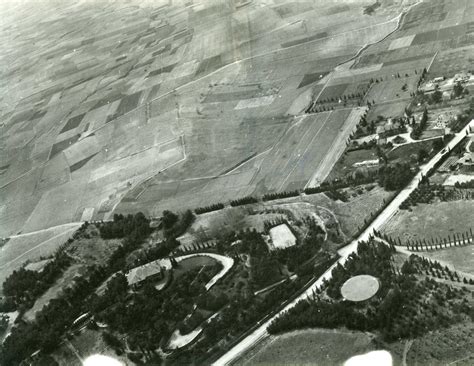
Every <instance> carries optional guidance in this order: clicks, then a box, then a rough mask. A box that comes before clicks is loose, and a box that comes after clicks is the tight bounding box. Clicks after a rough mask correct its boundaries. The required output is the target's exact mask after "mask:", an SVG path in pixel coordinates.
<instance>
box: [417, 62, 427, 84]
mask: <svg viewBox="0 0 474 366" xmlns="http://www.w3.org/2000/svg"><path fill="white" fill-rule="evenodd" d="M427 73H428V70H426V67H425V68H423V71H422V72H421V74H420V78H419V79H418V83H417V88H419V87H420V85H421V83H422V82H423V80H425V77H426V74H427Z"/></svg>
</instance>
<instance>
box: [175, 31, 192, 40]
mask: <svg viewBox="0 0 474 366" xmlns="http://www.w3.org/2000/svg"><path fill="white" fill-rule="evenodd" d="M192 35H193V32H192V30H189V29H184V30H182V31H180V32H178V33H176V34H175V35H174V36H173V41H177V40H178V39H181V38H186V37H188V36H192Z"/></svg>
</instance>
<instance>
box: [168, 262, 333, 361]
mask: <svg viewBox="0 0 474 366" xmlns="http://www.w3.org/2000/svg"><path fill="white" fill-rule="evenodd" d="M333 260H334V259H333V258H331V260H330V261H324V262H322V263H321V264H320V265H318V266H317V267H314V268H313V272H312V273H311V274H308V275H305V276H301V277H298V278H296V279H295V280H292V281H290V280H288V281H285V282H283V283H282V284H281V285H279V286H277V287H275V288H274V289H272V290H270V291H268V292H266V293H264V294H261V295H257V296H255V295H254V294H253V293H252V292H243V293H240V294H237V295H235V296H233V297H232V298H230V299H229V303H228V304H227V305H226V306H225V307H223V308H222V309H221V310H220V312H219V316H217V317H215V318H213V319H212V321H211V322H210V324H209V325H207V326H206V327H205V328H204V332H203V333H204V336H203V337H202V338H201V339H200V340H199V342H198V343H196V344H194V345H193V347H192V348H187V349H183V350H181V351H180V352H174V353H173V354H172V355H171V357H170V359H169V361H170V362H171V363H172V364H179V365H185V364H193V363H194V364H211V363H212V361H214V360H215V359H216V357H218V356H219V355H221V354H222V353H223V352H225V350H227V349H229V348H230V347H232V346H233V345H234V344H236V343H237V342H238V341H239V340H240V339H242V338H243V337H245V336H246V335H247V334H249V333H250V332H251V331H252V330H253V329H255V327H257V326H259V324H261V323H262V322H264V321H266V320H267V319H269V318H270V317H271V316H273V315H274V314H275V313H276V312H277V311H278V310H279V309H280V308H281V307H282V306H284V305H286V304H287V303H288V301H291V299H292V298H293V297H294V296H296V295H297V294H299V293H301V292H302V291H304V289H305V285H306V284H307V283H308V280H309V279H310V278H311V277H312V276H315V277H319V276H320V275H322V274H323V273H324V271H325V270H326V269H327V268H328V266H329V265H330V263H332V262H333ZM210 355H212V356H211V357H210Z"/></svg>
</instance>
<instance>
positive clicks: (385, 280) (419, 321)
mask: <svg viewBox="0 0 474 366" xmlns="http://www.w3.org/2000/svg"><path fill="white" fill-rule="evenodd" d="M391 254H392V250H391V249H390V248H389V247H387V246H385V245H383V244H376V243H363V244H361V245H360V246H359V248H358V253H357V254H352V255H351V256H350V257H349V259H348V261H347V262H346V263H345V264H344V266H342V265H338V266H337V267H336V268H335V269H334V270H333V273H332V278H331V279H330V280H329V281H326V282H325V283H324V284H323V287H322V289H318V291H317V292H316V293H315V294H314V296H313V297H312V298H311V299H310V300H309V301H301V302H299V303H298V304H297V305H296V306H295V307H294V308H292V309H291V310H290V311H288V312H287V313H285V314H283V315H282V316H280V317H279V318H277V319H276V320H275V321H274V322H272V324H271V325H270V326H269V328H268V331H269V332H270V333H272V334H275V333H281V332H286V331H290V330H293V329H300V328H307V327H325V328H336V327H342V326H344V327H347V328H349V329H354V330H361V331H378V332H380V334H381V335H382V338H383V339H384V340H386V341H393V340H396V339H400V338H405V337H416V336H419V335H421V334H424V333H426V332H428V331H430V330H434V329H437V328H439V327H447V326H450V325H452V323H455V322H459V321H461V320H462V319H463V316H466V315H468V316H469V315H470V316H472V308H471V307H470V306H469V305H468V303H467V302H465V301H464V300H465V297H464V296H465V293H464V292H463V291H462V290H453V289H452V288H450V287H449V286H447V285H443V284H439V283H437V282H435V281H433V280H430V279H429V278H427V279H425V280H424V281H421V280H418V279H417V278H416V277H414V276H413V268H411V265H410V264H409V265H403V267H402V271H399V270H398V269H396V268H395V265H394V263H393V262H392V260H391ZM358 274H371V275H373V276H375V277H377V278H378V279H379V281H380V283H381V288H380V289H379V291H378V292H377V294H376V295H374V297H372V298H371V299H370V300H367V301H365V302H364V303H354V302H351V301H343V300H342V299H341V294H340V287H341V285H342V284H343V283H344V282H345V281H346V280H347V279H348V278H350V277H351V276H354V275H358ZM323 291H325V293H326V295H327V296H329V299H328V298H327V297H325V296H323V295H322V292H323ZM447 298H449V299H450V301H449V302H444V301H442V300H443V299H447ZM400 309H404V310H403V312H400ZM463 314H464V315H463Z"/></svg>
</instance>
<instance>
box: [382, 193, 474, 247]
mask: <svg viewBox="0 0 474 366" xmlns="http://www.w3.org/2000/svg"><path fill="white" fill-rule="evenodd" d="M473 212H474V202H473V201H450V202H439V203H432V204H418V205H417V206H415V207H412V208H411V210H400V211H398V212H397V213H396V214H395V215H394V217H393V218H392V219H391V220H390V221H389V222H388V223H387V224H386V225H385V226H384V228H383V232H384V233H386V234H387V235H389V236H391V237H393V238H396V237H400V239H401V240H402V241H404V240H407V239H409V240H414V239H423V238H426V239H428V238H431V237H433V238H436V237H441V238H447V237H448V235H452V234H453V233H462V232H466V231H467V230H469V228H472V227H473V220H472V213H473Z"/></svg>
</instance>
